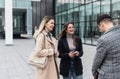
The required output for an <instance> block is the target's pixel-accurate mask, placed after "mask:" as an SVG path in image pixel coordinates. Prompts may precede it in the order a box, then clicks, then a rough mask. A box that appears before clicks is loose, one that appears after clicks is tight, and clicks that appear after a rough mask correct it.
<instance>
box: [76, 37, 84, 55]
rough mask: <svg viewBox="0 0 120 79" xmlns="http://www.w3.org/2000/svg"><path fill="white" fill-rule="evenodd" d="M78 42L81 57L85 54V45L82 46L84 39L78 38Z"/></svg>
mask: <svg viewBox="0 0 120 79" xmlns="http://www.w3.org/2000/svg"><path fill="white" fill-rule="evenodd" d="M77 44H78V49H77V51H78V52H79V56H78V57H81V56H83V47H82V41H81V39H80V38H78V42H77Z"/></svg>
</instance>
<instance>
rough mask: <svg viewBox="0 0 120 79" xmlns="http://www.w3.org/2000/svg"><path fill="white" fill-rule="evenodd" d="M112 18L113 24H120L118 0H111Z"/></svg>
mask: <svg viewBox="0 0 120 79" xmlns="http://www.w3.org/2000/svg"><path fill="white" fill-rule="evenodd" d="M112 18H113V19H114V24H120V1H119V0H112Z"/></svg>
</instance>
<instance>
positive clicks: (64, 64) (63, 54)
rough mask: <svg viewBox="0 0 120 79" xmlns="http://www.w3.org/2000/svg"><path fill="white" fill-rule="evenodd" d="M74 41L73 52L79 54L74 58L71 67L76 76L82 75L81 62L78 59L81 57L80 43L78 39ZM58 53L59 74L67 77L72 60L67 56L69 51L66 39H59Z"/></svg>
mask: <svg viewBox="0 0 120 79" xmlns="http://www.w3.org/2000/svg"><path fill="white" fill-rule="evenodd" d="M75 41H76V49H75V51H78V52H79V53H80V54H79V56H78V57H75V58H74V60H73V62H74V64H73V65H74V69H75V73H76V75H81V74H82V73H83V67H82V62H81V59H80V57H81V56H82V55H83V49H82V42H81V39H80V38H76V39H75ZM58 51H59V52H60V55H59V58H61V61H60V74H61V75H63V76H67V77H68V74H69V70H70V65H71V61H72V59H71V58H70V57H69V55H68V53H69V52H70V49H69V46H68V42H67V39H66V38H61V39H60V40H59V41H58Z"/></svg>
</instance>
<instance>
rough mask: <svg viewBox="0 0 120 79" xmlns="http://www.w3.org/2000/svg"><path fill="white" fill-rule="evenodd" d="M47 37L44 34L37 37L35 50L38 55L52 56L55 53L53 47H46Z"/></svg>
mask: <svg viewBox="0 0 120 79" xmlns="http://www.w3.org/2000/svg"><path fill="white" fill-rule="evenodd" d="M44 46H45V39H44V35H43V34H39V35H38V36H37V38H36V46H35V52H36V53H37V54H38V56H51V55H53V54H54V52H53V48H45V47H44Z"/></svg>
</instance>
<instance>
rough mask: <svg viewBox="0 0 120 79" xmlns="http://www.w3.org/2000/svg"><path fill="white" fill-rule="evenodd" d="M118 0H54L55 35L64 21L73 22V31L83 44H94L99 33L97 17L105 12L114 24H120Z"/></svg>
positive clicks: (119, 1) (119, 3)
mask: <svg viewBox="0 0 120 79" xmlns="http://www.w3.org/2000/svg"><path fill="white" fill-rule="evenodd" d="M119 5H120V0H56V2H55V20H56V28H55V30H56V34H55V35H56V37H57V36H58V34H59V32H60V31H61V30H62V28H63V24H64V23H65V22H68V21H70V22H73V23H74V26H75V29H76V31H75V33H76V34H77V35H78V36H79V37H81V38H82V42H83V43H85V44H90V45H96V44H97V39H98V38H99V37H100V36H101V33H100V32H99V30H98V27H97V23H96V21H97V17H98V16H99V15H100V14H104V13H107V14H109V15H110V16H112V18H113V20H114V24H120V6H119Z"/></svg>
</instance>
